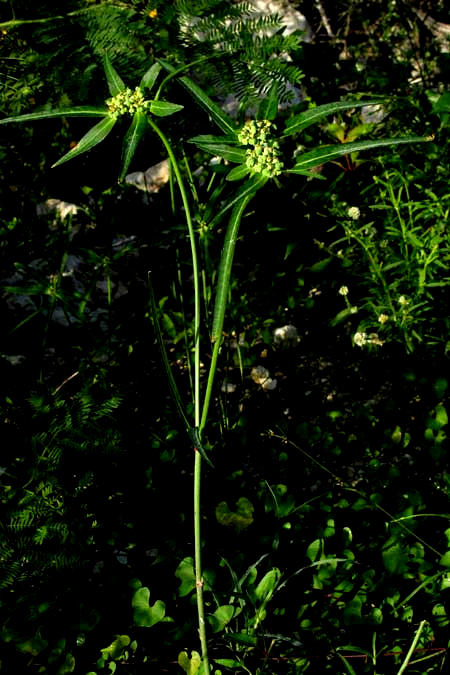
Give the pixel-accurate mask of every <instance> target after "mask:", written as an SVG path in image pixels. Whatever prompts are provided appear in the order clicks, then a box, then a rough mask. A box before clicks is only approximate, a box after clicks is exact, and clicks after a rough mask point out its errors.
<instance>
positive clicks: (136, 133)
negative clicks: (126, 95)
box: [120, 110, 147, 180]
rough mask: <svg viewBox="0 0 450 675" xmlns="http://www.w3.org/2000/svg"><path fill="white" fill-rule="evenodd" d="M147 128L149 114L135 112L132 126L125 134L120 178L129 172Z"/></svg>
mask: <svg viewBox="0 0 450 675" xmlns="http://www.w3.org/2000/svg"><path fill="white" fill-rule="evenodd" d="M146 128H147V116H146V114H145V113H144V112H142V111H139V110H138V111H137V112H136V113H135V114H134V117H133V121H132V122H131V126H130V128H129V129H128V131H127V133H126V134H125V138H124V139H123V146H122V168H121V171H120V180H123V179H124V178H125V176H126V174H127V172H128V168H129V166H130V164H131V160H132V159H133V156H134V153H135V152H136V148H137V146H138V144H139V142H140V140H141V138H142V136H143V135H144V133H145V130H146Z"/></svg>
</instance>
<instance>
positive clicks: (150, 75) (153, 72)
mask: <svg viewBox="0 0 450 675" xmlns="http://www.w3.org/2000/svg"><path fill="white" fill-rule="evenodd" d="M161 68H162V66H161V64H160V63H154V64H153V65H152V66H150V68H149V69H148V70H147V72H146V73H144V75H143V76H142V80H141V81H140V83H139V88H140V89H143V90H144V89H148V90H150V89H151V88H152V87H153V85H154V84H155V82H156V79H157V77H158V75H159V73H160V71H161Z"/></svg>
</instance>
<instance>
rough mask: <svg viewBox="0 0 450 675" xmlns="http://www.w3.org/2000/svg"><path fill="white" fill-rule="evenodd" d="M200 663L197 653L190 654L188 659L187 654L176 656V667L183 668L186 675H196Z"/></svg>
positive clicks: (182, 653) (181, 653)
mask: <svg viewBox="0 0 450 675" xmlns="http://www.w3.org/2000/svg"><path fill="white" fill-rule="evenodd" d="M201 662H202V659H201V656H200V654H199V653H198V652H194V651H193V652H191V658H189V656H188V654H187V652H180V653H179V654H178V665H179V666H181V668H183V670H184V672H185V673H187V675H196V673H198V670H199V668H200V665H201Z"/></svg>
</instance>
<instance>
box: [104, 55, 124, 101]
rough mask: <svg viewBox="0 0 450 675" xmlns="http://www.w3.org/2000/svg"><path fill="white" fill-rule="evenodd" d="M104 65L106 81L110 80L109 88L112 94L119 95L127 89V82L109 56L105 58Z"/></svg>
mask: <svg viewBox="0 0 450 675" xmlns="http://www.w3.org/2000/svg"><path fill="white" fill-rule="evenodd" d="M103 67H104V69H105V74H106V81H107V82H108V89H109V93H110V94H111V96H117V94H120V92H121V91H123V90H124V89H125V83H124V82H123V80H122V78H121V77H120V76H119V75H118V74H117V72H116V70H115V68H114V67H113V65H112V63H111V61H110V60H109V58H108V56H105V57H104V58H103Z"/></svg>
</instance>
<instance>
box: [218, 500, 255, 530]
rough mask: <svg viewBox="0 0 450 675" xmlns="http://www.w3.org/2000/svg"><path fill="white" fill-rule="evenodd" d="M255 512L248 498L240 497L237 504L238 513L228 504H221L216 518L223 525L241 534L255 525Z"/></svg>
mask: <svg viewBox="0 0 450 675" xmlns="http://www.w3.org/2000/svg"><path fill="white" fill-rule="evenodd" d="M253 511H254V506H253V504H252V503H251V502H250V501H249V500H248V499H247V498H246V497H240V498H239V499H238V501H237V502H236V511H231V510H230V509H229V507H228V504H227V503H226V502H220V504H218V505H217V507H216V518H217V521H218V522H219V523H220V524H221V525H225V526H226V527H233V528H234V529H235V530H237V531H238V532H240V531H241V530H244V529H245V528H247V527H249V525H251V524H252V523H253Z"/></svg>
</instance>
